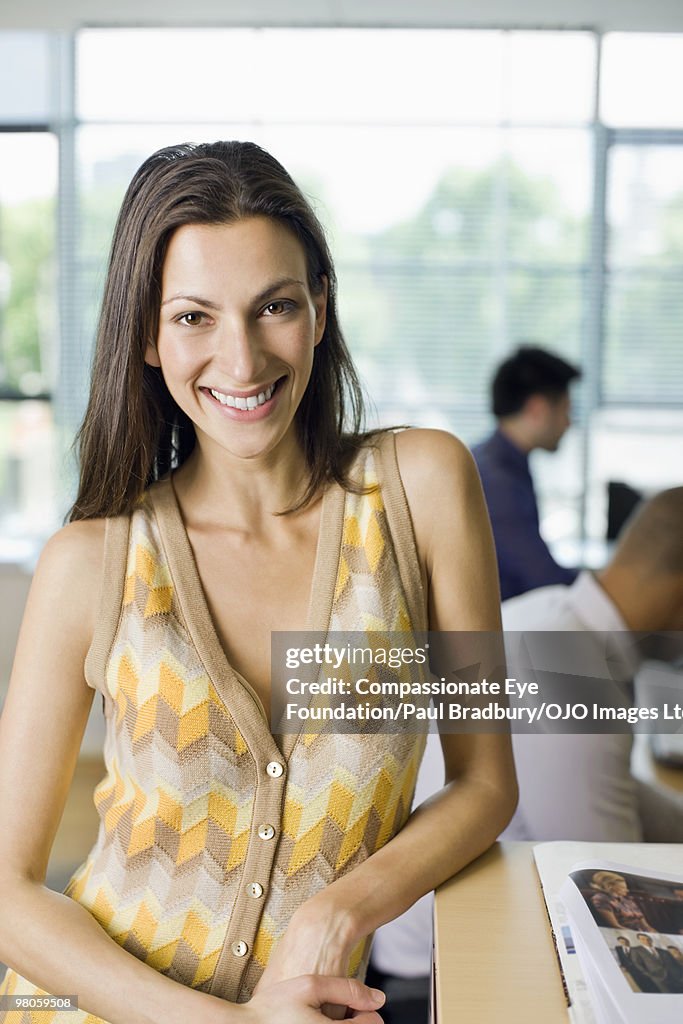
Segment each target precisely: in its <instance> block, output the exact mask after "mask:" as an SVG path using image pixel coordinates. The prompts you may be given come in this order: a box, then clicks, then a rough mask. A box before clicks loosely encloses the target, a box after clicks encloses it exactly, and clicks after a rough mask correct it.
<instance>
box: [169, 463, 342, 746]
mask: <svg viewBox="0 0 683 1024" xmlns="http://www.w3.org/2000/svg"><path fill="white" fill-rule="evenodd" d="M150 493H151V497H152V504H153V507H154V510H155V512H156V518H157V522H158V524H159V533H160V536H161V542H162V545H163V547H164V553H165V555H166V559H167V562H168V567H169V571H170V574H171V579H172V581H173V586H174V590H175V593H176V596H177V599H178V603H179V605H180V610H181V612H182V615H183V619H184V622H185V625H186V626H187V629H188V631H189V633H190V636H191V638H192V641H193V643H194V646H195V648H196V650H197V653H198V654H199V657H200V659H201V661H202V663H203V664H204V666H205V668H206V670H207V672H208V674H209V678H210V679H211V681H212V683H213V685H214V688H215V690H216V692H217V694H218V696H219V697H220V699H221V701H222V702H223V704H224V705H225V706H226V708H227V709H228V710H229V711H230V713H231V714H233V711H234V710H235V708H236V706H239V708H240V714H239V718H237V717H236V719H235V724H236V726H237V728H238V729H239V731H240V733H241V734H242V736H243V737H244V739H245V741H246V742H247V745H248V746H250V747H251V748H252V749H253V748H254V746H257V748H258V749H263V746H264V743H265V744H266V746H270V754H271V756H274V754H273V748H274V750H275V751H276V752H277V754H278V755H281V756H284V757H285V759H286V760H287V759H288V758H289V756H290V755H291V751H292V750H293V748H294V745H295V744H296V740H297V738H298V734H290V733H287V734H284V735H283V736H282V737H281V742H280V745H279V746H278V744H277V742H276V739H275V737H274V736H273V734H272V733H271V732H270V722H269V721H268V718H267V716H266V712H265V708H264V706H263V702H262V700H261V698H260V697H259V696H258V694H257V693H256V691H255V690H254V688H253V686H252V685H251V684H250V683H249V681H248V680H247V679H245V678H244V676H243V675H241V673H239V672H238V671H237V669H235V668H234V667H233V665H232V664H231V663H230V660H229V659H228V656H227V654H226V652H225V650H224V648H223V645H222V643H221V641H220V638H219V636H218V631H217V629H216V626H215V624H214V621H213V618H212V616H211V612H210V611H209V605H208V601H207V599H206V594H205V592H204V586H203V584H202V581H201V577H200V575H199V569H198V567H197V561H196V558H195V555H194V551H193V549H192V544H191V542H190V538H189V536H188V532H187V527H186V526H185V521H184V519H183V515H182V511H181V508H180V503H179V502H178V498H177V495H176V493H175V488H174V486H173V480H172V478H171V477H170V476H169V477H166V478H165V479H164V480H162V481H160V482H159V483H158V484H157V485H156V486H155V487H154V488H152V491H151V492H150ZM344 500H345V492H344V490H343V489H342V488H341V487H340V486H339V484H337V483H331V484H330V485H329V486H328V488H327V490H326V491H325V493H324V494H323V497H322V499H321V501H322V507H321V509H320V522H319V525H318V542H317V545H316V553H315V561H314V565H313V576H312V579H311V591H310V597H309V602H308V612H307V621H306V623H305V624H303V625H302V631H307V632H308V631H313V632H321V633H327V632H328V630H329V626H330V619H331V615H332V605H333V602H334V594H335V589H336V583H337V576H338V572H339V556H340V552H341V541H342V532H343V526H344ZM245 694H246V696H247V700H246V701H244V699H243V698H244V696H245ZM240 698H242V700H240ZM266 737H267V738H268V739H267V738H266ZM268 740H270V744H269V743H268Z"/></svg>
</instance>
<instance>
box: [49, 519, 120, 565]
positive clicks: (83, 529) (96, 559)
mask: <svg viewBox="0 0 683 1024" xmlns="http://www.w3.org/2000/svg"><path fill="white" fill-rule="evenodd" d="M106 523H107V520H106V519H80V520H76V521H75V522H72V523H68V524H67V525H66V526H63V527H62V528H61V529H60V530H57V532H56V533H54V534H53V535H52V536H51V537H50V539H49V540H48V541H47V543H46V544H45V546H44V547H43V550H42V553H41V556H40V559H39V562H38V565H39V566H42V567H43V569H46V568H47V569H50V568H58V569H60V570H63V569H69V568H72V569H78V567H80V566H83V565H88V566H90V567H94V566H96V565H98V564H100V563H101V561H102V555H103V552H104V538H105V531H106Z"/></svg>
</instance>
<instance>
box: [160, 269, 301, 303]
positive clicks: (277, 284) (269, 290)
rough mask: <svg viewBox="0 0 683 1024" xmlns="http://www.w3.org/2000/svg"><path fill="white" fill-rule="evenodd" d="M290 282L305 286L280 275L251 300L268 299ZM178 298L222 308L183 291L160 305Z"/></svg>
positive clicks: (257, 301)
mask: <svg viewBox="0 0 683 1024" xmlns="http://www.w3.org/2000/svg"><path fill="white" fill-rule="evenodd" d="M292 284H298V285H301V287H302V288H305V287H306V285H305V282H304V281H300V280H299V279H298V278H296V277H281V278H279V279H278V280H277V281H273V283H272V284H269V285H268V286H267V287H266V288H264V289H263V291H262V292H259V294H258V295H255V296H254V299H253V302H254V303H257V304H258V303H259V302H265V301H266V299H269V298H270V296H271V295H273V294H274V293H275V292H277V291H279V290H280V288H286V287H288V285H292ZM178 300H182V301H183V302H194V303H196V304H197V305H198V306H206V307H207V308H208V309H217V310H220V309H222V308H223V307H222V306H221V305H220V304H219V303H217V302H212V301H211V299H203V298H202V297H201V295H185V293H184V292H183V293H181V294H178V295H169V297H168V298H167V299H164V300H163V302H162V303H161V305H162V306H165V305H167V304H168V303H169V302H177V301H178Z"/></svg>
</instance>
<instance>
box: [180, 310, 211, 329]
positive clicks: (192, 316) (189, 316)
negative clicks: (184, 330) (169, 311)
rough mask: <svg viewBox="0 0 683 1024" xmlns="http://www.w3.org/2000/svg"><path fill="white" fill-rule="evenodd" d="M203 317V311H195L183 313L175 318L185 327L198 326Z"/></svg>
mask: <svg viewBox="0 0 683 1024" xmlns="http://www.w3.org/2000/svg"><path fill="white" fill-rule="evenodd" d="M204 318H205V314H204V313H197V312H196V311H194V312H191V313H183V314H182V316H179V317H178V318H177V323H179V324H185V326H186V327H199V326H200V324H202V323H203V322H204Z"/></svg>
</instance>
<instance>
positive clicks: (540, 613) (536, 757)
mask: <svg viewBox="0 0 683 1024" xmlns="http://www.w3.org/2000/svg"><path fill="white" fill-rule="evenodd" d="M682 522H683V487H675V488H672V489H671V490H668V491H662V492H661V493H660V494H658V495H656V496H655V497H654V498H651V499H650V501H647V502H645V503H644V504H643V505H641V506H640V507H639V508H638V509H637V510H636V511H635V513H634V514H633V516H632V517H631V519H629V521H628V522H627V524H626V526H625V527H624V529H623V530H622V532H621V534H620V536H619V540H618V543H617V547H616V549H615V551H614V554H613V556H612V558H611V560H610V562H609V564H608V565H607V566H606V567H605V568H604V569H602V570H601V571H600V572H597V573H595V574H593V573H590V572H582V573H581V575H580V576H579V577H578V578H577V579H576V580H575V582H574V583H573V584H572V585H571V586H569V587H563V586H556V587H543V588H542V589H540V590H534V591H532V592H531V593H528V594H523V595H521V596H519V597H516V598H513V599H512V600H510V601H506V602H505V603H504V604H503V626H504V628H505V630H506V631H511V630H577V631H578V630H580V631H583V632H586V633H591V632H593V633H595V634H596V642H600V639H601V637H600V634H604V633H607V632H609V633H611V635H612V640H613V642H614V644H616V645H617V647H616V651H615V654H614V659H615V660H614V663H613V664H612V667H611V670H612V672H613V673H615V674H616V673H617V672H620V673H621V675H622V677H625V676H626V675H627V674H630V676H631V678H633V675H634V674H635V672H636V671H637V669H638V667H639V659H638V653H637V650H636V648H635V646H634V644H633V643H632V642H631V636H630V633H631V631H633V632H641V631H642V632H651V631H652V632H656V631H660V630H661V631H664V630H680V629H683V529H682V528H681V523H682ZM620 635H621V636H623V642H622V643H620V642H619V636H620ZM617 662H618V664H617ZM508 673H509V674H510V675H512V676H514V675H515V665H514V664H512V663H511V661H510V658H509V657H508ZM512 742H513V749H514V752H515V765H516V767H517V776H518V781H519V791H520V801H519V806H518V808H517V811H516V812H515V816H514V817H513V819H512V821H511V822H510V824H509V825H508V827H507V829H506V830H505V832H504V833H503V838H505V839H535V840H543V839H586V840H595V841H599V840H604V841H605V842H638V841H639V840H641V839H642V829H641V824H640V818H639V814H638V799H637V797H638V794H637V788H636V785H635V782H634V780H633V779H632V777H631V772H630V760H631V750H632V746H633V739H632V736H631V734H630V733H616V734H602V733H600V734H595V733H588V734H585V735H582V734H571V735H557V734H545V735H543V734H530V735H525V734H522V733H519V734H516V735H514V736H513V738H512Z"/></svg>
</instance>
